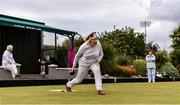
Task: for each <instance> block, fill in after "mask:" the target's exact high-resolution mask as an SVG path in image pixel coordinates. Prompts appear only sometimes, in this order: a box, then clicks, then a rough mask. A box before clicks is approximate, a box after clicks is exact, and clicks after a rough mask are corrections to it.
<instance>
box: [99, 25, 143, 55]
mask: <svg viewBox="0 0 180 105" xmlns="http://www.w3.org/2000/svg"><path fill="white" fill-rule="evenodd" d="M102 38H103V39H104V40H106V42H107V43H108V44H109V45H112V46H113V51H114V52H115V54H118V55H130V56H144V54H145V51H146V44H145V39H144V34H143V33H138V32H135V30H134V29H133V28H131V27H125V28H121V29H116V30H113V31H112V32H106V34H105V35H103V37H102Z"/></svg>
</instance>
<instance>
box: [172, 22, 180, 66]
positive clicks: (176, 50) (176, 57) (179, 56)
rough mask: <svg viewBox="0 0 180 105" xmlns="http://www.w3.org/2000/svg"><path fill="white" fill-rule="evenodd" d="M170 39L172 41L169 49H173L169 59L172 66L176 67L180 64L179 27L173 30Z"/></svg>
mask: <svg viewBox="0 0 180 105" xmlns="http://www.w3.org/2000/svg"><path fill="white" fill-rule="evenodd" d="M170 38H171V39H172V45H171V47H172V48H173V51H172V52H171V54H170V57H171V59H172V63H173V65H174V66H177V65H179V64H180V25H179V26H178V27H177V28H175V29H174V31H173V32H172V34H171V35H170Z"/></svg>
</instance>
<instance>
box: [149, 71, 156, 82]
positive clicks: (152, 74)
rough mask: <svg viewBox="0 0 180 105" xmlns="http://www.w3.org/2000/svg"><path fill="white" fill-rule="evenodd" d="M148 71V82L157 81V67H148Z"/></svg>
mask: <svg viewBox="0 0 180 105" xmlns="http://www.w3.org/2000/svg"><path fill="white" fill-rule="evenodd" d="M147 72H148V74H147V75H148V82H155V75H156V69H155V68H147Z"/></svg>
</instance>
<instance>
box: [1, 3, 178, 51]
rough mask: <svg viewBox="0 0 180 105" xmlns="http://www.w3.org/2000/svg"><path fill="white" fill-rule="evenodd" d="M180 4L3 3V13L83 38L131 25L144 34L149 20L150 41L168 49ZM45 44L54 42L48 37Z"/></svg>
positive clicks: (148, 33)
mask: <svg viewBox="0 0 180 105" xmlns="http://www.w3.org/2000/svg"><path fill="white" fill-rule="evenodd" d="M179 4H180V0H0V13H1V14H5V15H11V16H16V17H21V18H26V19H32V20H36V21H42V22H45V23H46V24H47V25H50V26H54V27H57V28H61V29H66V30H72V31H76V32H78V33H80V34H82V35H86V34H88V33H89V32H92V31H97V32H104V31H105V30H107V31H111V30H112V29H113V25H116V28H121V27H124V26H132V27H134V28H135V30H136V31H139V32H143V31H144V29H143V28H142V27H141V26H140V21H144V20H149V21H151V22H152V23H151V26H150V27H148V28H147V41H154V42H157V43H158V44H160V46H161V48H162V49H163V48H165V49H168V50H169V49H170V45H171V40H170V38H169V34H170V33H171V32H172V30H173V29H174V28H175V27H176V26H177V25H178V24H179V21H180V15H179V13H180V6H179ZM61 38H62V37H60V39H59V42H60V41H61ZM48 40H49V41H48ZM45 41H46V44H47V43H49V44H52V43H54V42H53V38H49V37H47V38H46V39H45Z"/></svg>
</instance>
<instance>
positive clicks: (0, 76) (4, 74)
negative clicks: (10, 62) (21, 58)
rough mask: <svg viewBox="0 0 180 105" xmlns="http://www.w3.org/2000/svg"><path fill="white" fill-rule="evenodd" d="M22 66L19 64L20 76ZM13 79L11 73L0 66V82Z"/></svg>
mask: <svg viewBox="0 0 180 105" xmlns="http://www.w3.org/2000/svg"><path fill="white" fill-rule="evenodd" d="M20 68H21V64H17V70H18V74H20ZM10 79H12V75H11V71H9V70H5V69H4V67H3V66H0V80H10Z"/></svg>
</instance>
